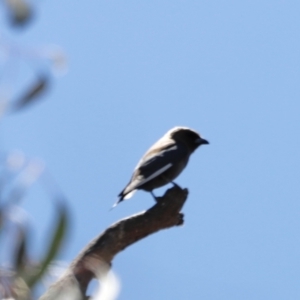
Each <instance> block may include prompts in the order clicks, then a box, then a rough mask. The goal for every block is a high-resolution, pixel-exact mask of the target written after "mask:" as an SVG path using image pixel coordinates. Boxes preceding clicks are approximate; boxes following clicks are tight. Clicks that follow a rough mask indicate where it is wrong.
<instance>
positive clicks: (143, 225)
mask: <svg viewBox="0 0 300 300" xmlns="http://www.w3.org/2000/svg"><path fill="white" fill-rule="evenodd" d="M187 195H188V191H187V189H181V188H180V187H178V186H174V187H173V188H171V189H169V190H167V191H166V193H165V195H164V196H163V197H160V198H159V199H158V202H157V203H156V204H155V205H154V206H153V207H151V208H150V209H149V210H147V211H144V212H141V213H139V214H136V215H133V216H130V217H128V218H126V219H123V220H120V221H118V222H117V223H115V224H113V225H112V226H110V227H109V228H107V229H106V230H105V231H104V232H103V233H102V234H100V235H99V236H98V237H97V238H95V239H94V240H93V241H92V242H90V243H89V244H88V245H87V246H86V247H85V249H83V250H82V252H81V253H80V254H79V255H78V256H77V257H76V258H75V259H74V261H73V262H72V263H71V265H70V267H69V268H68V270H67V272H66V273H65V274H64V275H63V276H62V277H61V278H60V279H59V280H58V281H57V282H56V283H54V284H53V285H52V286H51V287H50V288H49V290H48V291H47V292H46V293H45V294H44V295H43V296H42V297H41V298H40V300H50V299H60V296H62V295H63V294H64V293H65V291H66V290H68V291H70V290H72V289H73V290H74V289H77V291H78V294H80V296H78V298H76V299H80V300H81V299H85V296H83V295H84V294H85V293H86V289H87V286H88V284H89V282H90V281H91V280H92V279H93V278H95V277H97V274H95V270H93V269H92V268H90V267H89V266H90V262H91V260H92V261H94V262H96V265H97V267H99V268H102V269H103V270H102V272H103V273H106V272H107V271H108V269H109V266H110V265H111V262H112V260H113V258H114V256H115V255H116V254H118V253H119V252H121V251H122V250H124V249H125V248H126V247H128V246H129V245H131V244H133V243H135V242H137V241H139V240H141V239H142V238H145V237H146V236H148V235H150V234H152V233H155V232H157V231H159V230H161V229H166V228H170V227H173V226H178V225H182V224H183V214H182V213H180V211H181V209H182V207H183V205H184V203H185V201H186V199H187ZM98 272H99V270H98ZM58 295H59V296H58ZM64 295H65V296H66V294H64ZM61 299H63V298H61ZM65 299H67V298H65ZM73 299H75V298H73Z"/></svg>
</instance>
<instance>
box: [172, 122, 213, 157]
mask: <svg viewBox="0 0 300 300" xmlns="http://www.w3.org/2000/svg"><path fill="white" fill-rule="evenodd" d="M167 135H168V136H169V137H170V138H171V139H173V140H175V141H179V142H182V143H185V144H186V145H187V146H188V148H189V149H190V150H191V152H193V151H195V150H196V149H197V148H198V147H199V146H201V145H207V144H209V142H208V141H207V140H206V139H204V138H202V137H201V136H200V134H199V133H198V132H196V131H195V130H192V129H190V128H188V127H174V128H173V129H171V130H169V131H168V132H167Z"/></svg>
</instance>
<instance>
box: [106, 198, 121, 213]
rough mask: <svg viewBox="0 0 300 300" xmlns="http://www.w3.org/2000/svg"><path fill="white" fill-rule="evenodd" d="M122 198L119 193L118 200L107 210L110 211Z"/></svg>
mask: <svg viewBox="0 0 300 300" xmlns="http://www.w3.org/2000/svg"><path fill="white" fill-rule="evenodd" d="M123 200H124V199H123V198H122V197H121V196H120V195H119V196H118V200H117V201H116V202H115V203H114V205H113V206H112V207H111V208H110V210H109V211H112V210H113V209H114V208H115V207H116V206H117V205H118V204H119V203H120V202H122V201H123Z"/></svg>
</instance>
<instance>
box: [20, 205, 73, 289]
mask: <svg viewBox="0 0 300 300" xmlns="http://www.w3.org/2000/svg"><path fill="white" fill-rule="evenodd" d="M56 205H57V207H56V208H55V211H56V212H57V214H58V220H57V222H56V224H55V228H54V229H53V234H52V238H51V242H50V244H49V246H48V247H47V251H46V254H45V257H44V259H43V260H42V262H41V264H40V265H39V267H38V269H37V271H36V272H35V274H33V275H32V276H30V277H28V278H27V279H26V281H27V284H28V286H29V287H30V288H32V286H34V285H35V284H36V283H37V282H38V281H39V280H40V278H41V277H42V276H43V275H44V273H45V271H46V270H47V267H48V266H49V264H50V263H51V261H52V260H53V259H54V258H55V257H56V255H57V254H58V251H59V250H60V247H61V245H62V242H63V240H64V237H65V235H66V232H67V227H68V224H69V217H68V209H67V207H66V206H65V204H64V203H61V202H60V203H57V204H56Z"/></svg>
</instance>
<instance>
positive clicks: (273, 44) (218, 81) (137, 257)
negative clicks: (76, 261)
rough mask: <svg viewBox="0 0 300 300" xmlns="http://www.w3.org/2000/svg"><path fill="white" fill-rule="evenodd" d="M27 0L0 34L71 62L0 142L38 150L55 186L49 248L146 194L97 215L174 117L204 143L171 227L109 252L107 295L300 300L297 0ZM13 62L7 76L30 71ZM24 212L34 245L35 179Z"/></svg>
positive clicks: (95, 227) (82, 236) (92, 230)
mask: <svg viewBox="0 0 300 300" xmlns="http://www.w3.org/2000/svg"><path fill="white" fill-rule="evenodd" d="M36 8H37V12H36V18H35V20H34V22H33V23H32V24H31V25H30V26H29V27H28V28H27V29H26V30H22V31H17V32H12V31H11V30H7V29H6V30H5V34H6V35H7V36H9V37H10V38H11V39H12V40H14V41H17V42H18V43H19V44H20V45H22V46H23V47H31V48H35V47H36V48H39V47H41V46H45V45H50V44H56V45H59V46H60V47H61V48H62V49H63V50H64V52H65V54H66V56H67V60H68V65H69V69H68V72H67V73H66V74H65V75H64V76H61V77H55V78H54V79H53V81H52V85H51V89H50V91H49V92H48V93H47V95H46V96H45V97H44V99H43V101H41V102H40V103H39V104H37V105H35V106H33V107H32V108H31V109H28V110H26V111H25V110H24V111H22V112H20V113H19V114H15V115H13V116H9V117H6V118H5V119H3V120H2V124H1V125H2V126H1V132H0V133H1V144H2V150H5V151H10V150H12V149H20V150H22V151H23V152H24V153H25V154H26V155H27V156H28V157H32V158H35V157H38V158H40V159H42V160H43V161H44V162H45V164H46V166H47V169H48V170H49V171H50V172H51V174H52V176H53V177H54V178H55V181H56V182H57V183H58V184H59V186H60V188H61V189H62V190H63V191H64V193H65V195H66V196H67V198H68V202H69V205H70V207H71V209H72V230H71V232H70V236H69V238H68V242H67V244H66V247H65V249H64V251H63V253H62V255H61V259H63V260H65V261H68V262H70V261H71V260H72V258H74V257H75V256H76V255H77V254H78V252H79V251H80V250H81V249H82V248H83V247H84V246H85V245H86V243H88V242H89V241H90V240H91V239H92V238H93V237H95V236H96V235H98V234H99V233H100V232H101V231H102V230H104V229H105V228H106V227H107V226H109V225H110V224H111V223H113V222H115V221H117V220H119V219H120V218H122V217H126V216H129V215H130V214H133V213H136V212H139V211H141V210H145V209H147V208H149V207H151V206H152V205H153V199H152V197H151V195H149V194H148V193H145V192H142V191H140V192H138V193H136V194H135V195H134V197H133V198H132V199H131V200H130V201H127V202H124V203H122V204H121V205H119V206H118V207H117V208H116V209H115V210H113V211H112V212H109V211H108V210H109V208H110V207H111V205H112V204H113V203H114V201H115V200H116V196H117V194H118V193H119V192H120V191H121V190H122V188H123V187H124V186H125V184H126V183H127V182H128V180H129V178H130V176H131V172H132V170H133V168H134V167H135V165H136V163H137V162H138V160H139V158H140V157H141V155H142V154H143V153H144V152H145V151H146V150H147V148H148V147H149V146H151V145H152V143H153V142H155V141H156V140H157V139H158V138H160V137H161V135H163V134H164V133H165V132H166V131H167V130H169V129H170V128H172V127H173V126H176V125H184V126H189V127H192V128H194V129H196V130H198V131H199V132H200V133H201V134H202V135H203V136H204V137H205V138H207V139H208V140H209V141H210V145H209V146H203V147H201V148H200V149H199V150H197V151H196V152H195V153H194V154H193V156H192V157H191V160H190V163H189V165H188V167H187V168H186V169H185V170H184V172H183V173H182V174H181V175H180V177H178V179H177V180H176V182H177V183H178V184H179V185H181V186H182V187H187V188H188V189H189V191H190V194H189V198H188V201H187V203H186V205H185V207H184V210H183V211H184V213H185V225H184V226H183V227H181V228H173V229H170V230H166V231H162V232H159V233H157V234H155V235H153V236H151V237H148V238H147V239H145V240H143V241H141V242H139V243H137V244H134V245H133V246H131V247H130V248H128V249H126V251H124V252H122V253H120V254H119V255H118V256H117V257H116V259H115V260H114V262H113V270H114V271H115V272H116V273H117V274H118V276H119V277H120V280H121V283H122V290H121V294H120V297H119V299H121V300H122V299H143V300H152V299H174V300H176V299H207V300H211V299H213V300H215V299H231V300H235V299H236V300H239V299H245V300H248V299H256V300H258V299H273V300H276V299H299V297H300V286H299V279H300V254H299V248H300V238H299V229H300V202H299V200H300V197H299V196H300V185H299V175H300V171H299V170H300V152H299V141H298V139H299V131H300V122H299V116H300V102H299V99H300V87H299V78H300V56H299V53H300V39H299V28H300V19H299V10H300V3H299V1H288V2H286V1H267V0H261V1H220V0H217V1H177V0H176V1H164V0H160V1H126V2H125V1H122V2H121V1H93V0H92V1H89V3H88V4H87V3H86V2H84V1H76V2H74V1H69V0H66V1H64V2H63V3H61V2H59V1H42V2H40V3H38V4H37V7H36ZM5 24H6V22H5V20H3V18H2V21H1V27H3V26H4V25H5ZM26 68H27V67H26V64H25V63H23V64H21V67H20V72H21V74H23V73H22V72H24V74H25V75H24V76H25V78H24V77H23V78H22V77H20V76H19V77H18V80H17V81H16V83H15V84H16V86H17V87H19V86H22V85H23V84H24V82H25V81H26V80H27V79H28V81H30V78H29V75H28V78H26V76H27V74H29V72H28V70H27V69H26ZM34 68H35V69H36V70H37V69H38V68H39V65H38V64H35V65H34ZM21 78H22V79H21ZM22 80H24V82H23V81H22ZM165 189H166V188H162V189H159V190H157V191H156V194H162V193H163V192H164V190H165ZM24 207H25V208H26V209H27V210H28V212H29V213H30V215H31V218H32V222H33V226H35V227H36V229H35V230H36V231H35V242H34V244H33V247H34V248H35V249H40V248H42V246H43V243H44V241H45V232H46V230H47V228H48V227H49V224H50V220H51V217H53V211H52V209H53V207H52V206H51V203H50V201H49V198H47V195H45V194H44V193H43V190H42V189H41V188H40V186H39V185H38V184H36V185H34V186H33V187H32V189H31V191H30V193H29V194H28V195H27V197H26V199H25V201H24ZM36 251H38V250H36Z"/></svg>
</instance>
